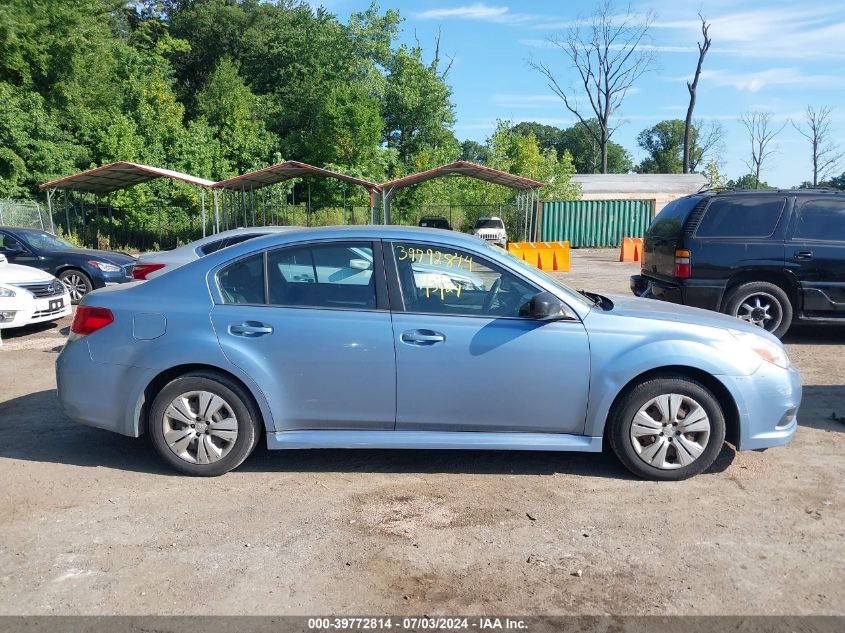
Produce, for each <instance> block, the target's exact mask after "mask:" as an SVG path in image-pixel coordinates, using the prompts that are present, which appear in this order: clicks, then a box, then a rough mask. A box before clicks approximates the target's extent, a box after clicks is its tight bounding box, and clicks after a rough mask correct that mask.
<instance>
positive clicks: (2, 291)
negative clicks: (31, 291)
mask: <svg viewBox="0 0 845 633" xmlns="http://www.w3.org/2000/svg"><path fill="white" fill-rule="evenodd" d="M16 296H17V293H16V292H15V291H14V290H12V289H11V288H0V297H16Z"/></svg>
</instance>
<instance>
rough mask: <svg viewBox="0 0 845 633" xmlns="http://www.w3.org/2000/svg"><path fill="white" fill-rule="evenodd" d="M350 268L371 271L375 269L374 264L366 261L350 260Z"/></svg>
mask: <svg viewBox="0 0 845 633" xmlns="http://www.w3.org/2000/svg"><path fill="white" fill-rule="evenodd" d="M349 267H350V268H351V269H352V270H370V269H371V268H372V267H373V264H372V262H368V261H367V260H366V259H350V260H349Z"/></svg>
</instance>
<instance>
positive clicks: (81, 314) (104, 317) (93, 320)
mask: <svg viewBox="0 0 845 633" xmlns="http://www.w3.org/2000/svg"><path fill="white" fill-rule="evenodd" d="M112 321H114V315H113V314H112V313H111V310H109V309H108V308H94V307H91V306H79V307H78V308H77V309H76V315H75V316H74V317H73V323H71V326H70V331H71V332H72V333H73V334H77V335H79V336H88V335H89V334H92V333H93V332H96V331H97V330H101V329H103V328H104V327H106V326H107V325H108V324H109V323H111V322H112Z"/></svg>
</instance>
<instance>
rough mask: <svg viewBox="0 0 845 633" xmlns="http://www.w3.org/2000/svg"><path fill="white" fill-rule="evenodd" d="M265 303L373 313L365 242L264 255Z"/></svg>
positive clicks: (372, 287)
mask: <svg viewBox="0 0 845 633" xmlns="http://www.w3.org/2000/svg"><path fill="white" fill-rule="evenodd" d="M267 275H268V278H267V282H268V292H269V302H270V304H271V305H277V306H297V307H313V308H346V309H358V310H373V309H375V307H376V286H375V277H374V275H373V249H372V244H370V243H369V242H343V243H335V244H321V245H311V246H300V247H292V248H280V249H278V250H275V251H271V252H270V253H268V255H267Z"/></svg>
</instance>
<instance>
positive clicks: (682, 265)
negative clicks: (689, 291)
mask: <svg viewBox="0 0 845 633" xmlns="http://www.w3.org/2000/svg"><path fill="white" fill-rule="evenodd" d="M689 257H690V253H689V251H675V277H677V278H678V279H687V278H688V277H689V276H690V263H689Z"/></svg>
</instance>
